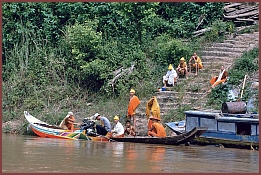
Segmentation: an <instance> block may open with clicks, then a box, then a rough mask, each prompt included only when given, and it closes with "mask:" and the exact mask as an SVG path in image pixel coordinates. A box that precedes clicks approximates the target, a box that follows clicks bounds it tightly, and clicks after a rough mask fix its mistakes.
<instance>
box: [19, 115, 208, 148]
mask: <svg viewBox="0 0 261 175" xmlns="http://www.w3.org/2000/svg"><path fill="white" fill-rule="evenodd" d="M24 116H25V118H26V120H27V121H28V122H29V126H30V128H31V129H32V131H33V132H34V133H35V134H36V135H38V136H39V137H47V138H56V139H71V140H79V139H84V140H91V141H98V142H109V141H118V142H135V143H157V144H172V145H179V144H183V143H187V142H189V141H191V140H193V139H194V138H196V137H199V136H200V135H201V134H203V133H204V132H205V131H206V130H207V128H206V127H195V128H193V129H192V130H191V131H189V132H187V133H184V134H181V135H178V136H173V137H166V138H158V137H145V136H144V137H142V136H136V137H121V138H108V137H106V136H87V135H86V134H85V131H84V130H81V129H78V128H75V129H74V130H64V129H62V128H61V127H59V126H56V125H50V124H47V123H45V122H43V121H41V120H39V119H37V118H35V117H34V116H32V115H31V114H29V112H27V111H24Z"/></svg>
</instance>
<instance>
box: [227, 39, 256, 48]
mask: <svg viewBox="0 0 261 175" xmlns="http://www.w3.org/2000/svg"><path fill="white" fill-rule="evenodd" d="M253 41H254V42H253ZM224 42H225V43H231V44H235V45H245V46H249V44H250V43H251V44H254V43H256V42H258V40H252V41H244V39H239V40H238V41H237V40H233V39H228V40H225V41H224Z"/></svg>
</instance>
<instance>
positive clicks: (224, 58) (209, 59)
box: [201, 53, 242, 67]
mask: <svg viewBox="0 0 261 175" xmlns="http://www.w3.org/2000/svg"><path fill="white" fill-rule="evenodd" d="M238 55H239V54H238ZM238 55H234V56H213V55H208V56H204V57H202V59H201V60H202V65H203V67H205V66H204V65H205V62H213V63H220V62H221V63H231V64H232V62H233V61H234V60H235V59H237V58H239V57H240V56H241V55H242V53H240V56H238Z"/></svg>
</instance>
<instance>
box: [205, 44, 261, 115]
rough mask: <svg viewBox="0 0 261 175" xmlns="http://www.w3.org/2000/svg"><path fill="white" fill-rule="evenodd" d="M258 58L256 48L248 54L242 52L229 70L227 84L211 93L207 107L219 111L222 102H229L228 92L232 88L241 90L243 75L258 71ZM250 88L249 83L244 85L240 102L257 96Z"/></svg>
mask: <svg viewBox="0 0 261 175" xmlns="http://www.w3.org/2000/svg"><path fill="white" fill-rule="evenodd" d="M258 58H259V49H258V48H254V49H252V50H250V51H248V52H244V53H243V55H242V56H241V57H240V58H238V59H237V60H236V61H235V63H234V64H233V66H232V68H231V69H230V70H229V80H228V81H227V83H225V84H221V85H219V86H217V87H215V88H214V89H213V90H212V91H211V94H210V95H209V100H208V102H207V105H208V106H211V107H213V108H216V109H219V108H220V106H221V105H222V103H223V102H226V101H229V99H228V92H229V90H230V89H234V88H238V89H241V88H242V82H243V80H244V77H245V75H247V76H249V75H250V74H253V73H255V72H256V71H257V70H258V69H259V66H258ZM250 86H251V84H250V83H246V85H245V88H244V89H246V90H245V92H244V93H243V96H242V99H241V100H242V101H247V100H248V99H249V98H250V97H252V96H253V95H254V94H258V93H256V92H254V90H251V88H250ZM257 99H258V97H257ZM256 103H258V102H256ZM257 111H258V109H257Z"/></svg>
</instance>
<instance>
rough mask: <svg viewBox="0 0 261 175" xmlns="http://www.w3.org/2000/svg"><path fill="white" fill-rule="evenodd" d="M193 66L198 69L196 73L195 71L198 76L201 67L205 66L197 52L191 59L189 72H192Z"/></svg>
mask: <svg viewBox="0 0 261 175" xmlns="http://www.w3.org/2000/svg"><path fill="white" fill-rule="evenodd" d="M191 66H193V67H194V68H195V69H196V73H195V75H196V76H197V75H198V71H199V69H202V68H203V65H202V61H201V59H200V57H199V56H198V55H197V53H196V52H194V54H193V56H192V57H191V58H190V59H189V72H190V73H191Z"/></svg>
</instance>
